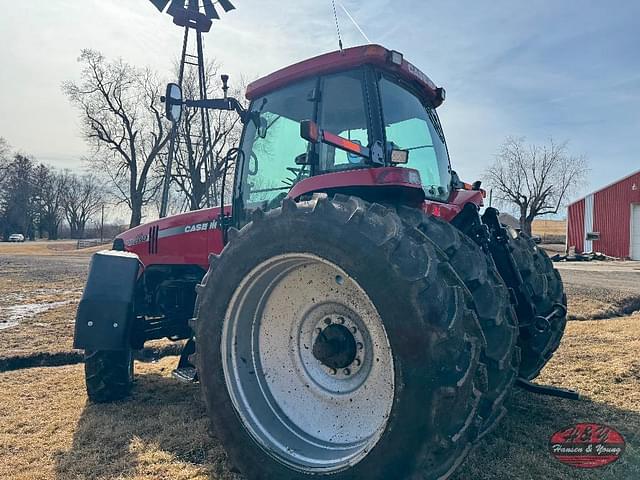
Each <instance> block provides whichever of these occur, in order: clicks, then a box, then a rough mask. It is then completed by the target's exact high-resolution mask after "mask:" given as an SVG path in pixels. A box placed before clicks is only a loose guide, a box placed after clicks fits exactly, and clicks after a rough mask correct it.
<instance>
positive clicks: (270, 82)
mask: <svg viewBox="0 0 640 480" xmlns="http://www.w3.org/2000/svg"><path fill="white" fill-rule="evenodd" d="M362 65H374V66H376V67H378V68H380V69H381V70H383V71H387V72H389V73H392V74H396V75H399V76H400V77H402V78H403V79H404V80H405V81H407V82H409V83H412V84H414V85H415V86H416V87H418V89H419V90H421V91H422V92H423V93H424V94H425V95H426V96H427V97H430V98H431V100H432V101H433V102H434V104H435V105H434V106H436V107H437V106H439V104H440V103H442V100H439V99H440V98H441V96H440V95H438V94H437V87H436V85H435V84H434V83H433V82H432V81H431V79H430V78H429V77H427V76H426V75H425V74H424V73H422V72H421V71H420V70H419V69H418V68H417V67H415V66H414V65H413V64H411V63H409V62H408V61H407V60H405V59H404V58H403V56H402V54H400V53H399V52H395V51H392V50H387V49H386V48H384V47H382V46H380V45H362V46H359V47H352V48H347V49H344V50H342V51H335V52H330V53H325V54H323V55H319V56H317V57H313V58H310V59H307V60H303V61H302V62H298V63H295V64H293V65H290V66H288V67H285V68H282V69H280V70H278V71H276V72H273V73H271V74H269V75H267V76H265V77H262V78H259V79H258V80H256V81H254V82H252V83H250V84H249V86H248V87H247V92H246V97H247V99H249V100H254V99H256V98H259V97H261V96H263V95H266V94H268V93H271V92H273V91H274V90H278V89H280V88H282V87H285V86H287V85H290V84H292V83H296V82H298V81H300V80H304V79H306V78H310V77H317V76H320V75H327V74H330V73H335V72H339V71H343V70H349V69H352V68H357V67H360V66H362Z"/></svg>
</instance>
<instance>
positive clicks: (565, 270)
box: [554, 261, 640, 320]
mask: <svg viewBox="0 0 640 480" xmlns="http://www.w3.org/2000/svg"><path fill="white" fill-rule="evenodd" d="M554 265H555V267H556V268H557V269H558V270H559V271H560V275H561V276H562V280H563V282H564V285H565V290H566V292H567V297H568V300H569V319H572V320H590V319H594V320H597V319H603V318H610V317H616V316H622V315H628V314H630V313H633V312H635V311H637V310H640V262H599V261H594V262H567V263H565V262H558V263H556V264H554Z"/></svg>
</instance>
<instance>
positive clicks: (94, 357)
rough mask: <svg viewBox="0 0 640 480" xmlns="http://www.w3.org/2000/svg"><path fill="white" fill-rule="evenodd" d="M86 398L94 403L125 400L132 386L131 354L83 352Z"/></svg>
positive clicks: (102, 351)
mask: <svg viewBox="0 0 640 480" xmlns="http://www.w3.org/2000/svg"><path fill="white" fill-rule="evenodd" d="M84 373H85V384H86V387H87V396H88V397H89V400H91V401H92V402H94V403H107V402H114V401H116V400H121V399H123V398H125V397H126V396H127V395H129V393H130V392H131V387H132V385H133V353H132V351H131V350H130V349H127V350H96V351H93V350H87V351H85V352H84Z"/></svg>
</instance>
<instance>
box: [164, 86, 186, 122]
mask: <svg viewBox="0 0 640 480" xmlns="http://www.w3.org/2000/svg"><path fill="white" fill-rule="evenodd" d="M164 102H165V116H166V117H167V118H168V119H169V120H170V121H172V122H173V123H178V122H179V121H180V117H181V116H182V104H183V102H182V89H181V88H180V85H178V84H177V83H170V84H168V85H167V92H166V95H165V97H164Z"/></svg>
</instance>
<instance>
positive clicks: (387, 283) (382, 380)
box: [195, 196, 486, 480]
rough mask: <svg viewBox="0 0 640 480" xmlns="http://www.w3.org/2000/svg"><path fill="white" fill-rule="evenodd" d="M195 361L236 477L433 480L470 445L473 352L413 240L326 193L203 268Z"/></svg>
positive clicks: (474, 405)
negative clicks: (235, 471) (240, 474)
mask: <svg viewBox="0 0 640 480" xmlns="http://www.w3.org/2000/svg"><path fill="white" fill-rule="evenodd" d="M203 281H204V282H205V283H204V284H203V285H202V286H201V287H200V289H199V295H198V301H197V306H196V322H195V329H196V334H197V339H198V343H197V356H196V362H197V365H198V371H199V373H200V380H201V384H202V388H203V392H204V397H205V402H206V405H207V410H208V413H209V416H210V418H211V422H212V427H213V429H214V431H215V432H216V434H217V438H219V439H220V440H221V442H222V444H223V446H224V447H225V448H226V450H227V452H228V454H229V456H230V459H231V461H232V463H234V464H235V465H236V466H237V467H238V468H239V469H240V470H242V472H243V473H244V474H245V476H246V477H247V478H248V479H250V480H254V479H256V480H257V479H261V480H276V479H277V480H293V479H301V478H312V477H313V478H316V479H317V478H325V477H326V478H331V479H332V480H333V479H335V480H346V479H354V478H366V479H370V480H376V479H378V480H382V479H390V478H421V479H425V480H427V479H436V478H441V477H443V476H446V475H448V474H449V473H450V472H452V471H453V470H454V469H455V468H456V467H457V466H458V465H459V464H460V462H461V461H462V460H463V459H464V457H465V456H466V454H467V452H468V451H469V449H470V445H471V443H472V442H473V441H475V439H476V438H477V435H478V433H479V427H480V424H481V418H480V416H479V403H480V399H481V396H482V393H483V389H484V388H486V381H484V378H483V374H482V372H483V371H484V368H483V365H482V364H481V363H480V356H481V352H482V350H483V348H484V340H483V336H482V332H481V330H480V327H479V324H478V320H477V317H476V315H475V313H474V312H473V310H472V309H471V308H470V307H469V305H470V304H471V300H470V298H469V294H468V292H467V290H466V289H465V288H464V285H463V284H462V282H461V281H460V280H459V278H458V276H457V275H456V273H455V272H454V271H453V269H452V267H451V265H450V264H449V262H448V260H447V259H446V257H445V255H444V254H442V253H441V252H439V251H438V249H437V248H435V247H434V246H433V245H432V244H431V243H430V242H429V241H427V240H426V239H425V237H424V236H423V235H421V234H420V233H419V232H418V231H417V230H415V229H413V228H411V227H409V226H407V225H405V224H403V222H402V220H401V219H400V218H399V217H398V215H397V214H396V213H395V212H394V211H392V210H389V209H386V208H384V207H382V206H380V205H376V204H367V203H365V202H364V201H362V200H360V199H358V198H355V197H342V196H336V198H334V199H333V200H331V201H330V200H328V199H326V198H323V199H319V200H317V201H313V202H308V203H304V204H295V203H293V202H291V201H286V202H285V203H284V205H283V207H282V208H281V209H276V210H273V211H271V212H269V213H267V214H256V216H255V217H254V221H253V222H252V223H251V224H249V225H248V226H246V227H245V228H243V229H242V230H241V231H240V232H239V233H238V234H237V235H231V239H230V243H229V245H227V247H226V248H225V250H224V251H223V253H222V255H221V256H220V258H216V257H214V258H213V259H212V266H211V268H210V270H209V273H208V274H207V276H206V277H205V279H204V280H203Z"/></svg>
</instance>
